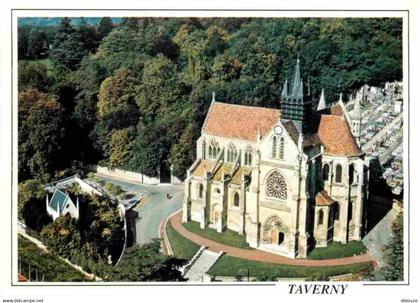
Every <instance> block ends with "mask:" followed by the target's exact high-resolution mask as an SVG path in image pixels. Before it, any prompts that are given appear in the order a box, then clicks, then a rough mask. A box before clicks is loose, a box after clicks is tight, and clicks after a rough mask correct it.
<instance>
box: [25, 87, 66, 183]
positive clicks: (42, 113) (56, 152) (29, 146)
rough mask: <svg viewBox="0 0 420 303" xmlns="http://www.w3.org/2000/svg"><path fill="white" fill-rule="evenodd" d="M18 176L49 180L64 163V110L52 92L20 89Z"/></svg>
mask: <svg viewBox="0 0 420 303" xmlns="http://www.w3.org/2000/svg"><path fill="white" fill-rule="evenodd" d="M18 100H19V110H18V116H19V134H18V137H19V138H18V139H19V146H20V148H19V178H20V179H21V180H24V179H27V178H38V179H40V180H43V181H47V180H48V179H49V178H50V177H51V174H52V173H53V172H54V171H55V170H56V169H57V168H58V167H60V165H62V162H61V160H62V159H60V152H61V148H62V146H63V144H64V140H65V134H66V131H65V129H64V124H63V121H64V119H65V118H64V117H63V110H62V108H61V106H60V104H59V103H58V102H57V101H56V100H55V99H54V98H53V97H51V96H49V95H47V94H45V93H41V92H39V91H37V90H35V89H28V90H26V91H23V92H20V93H19V97H18Z"/></svg>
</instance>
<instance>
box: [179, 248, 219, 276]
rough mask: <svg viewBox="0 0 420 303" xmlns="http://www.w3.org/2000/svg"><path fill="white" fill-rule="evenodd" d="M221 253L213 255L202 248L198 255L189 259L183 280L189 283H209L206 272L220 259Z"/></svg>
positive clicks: (213, 253)
mask: <svg viewBox="0 0 420 303" xmlns="http://www.w3.org/2000/svg"><path fill="white" fill-rule="evenodd" d="M222 254H223V252H219V253H215V252H212V251H210V250H208V249H205V248H204V247H202V248H201V249H200V250H199V252H198V254H197V255H196V256H194V257H195V258H193V259H191V261H192V262H191V264H189V266H188V268H186V269H185V272H184V278H187V279H188V281H191V282H209V281H210V276H209V275H208V274H207V271H208V270H209V269H210V268H211V267H212V266H213V264H214V263H216V261H217V260H218V259H219V258H220V256H221V255H222Z"/></svg>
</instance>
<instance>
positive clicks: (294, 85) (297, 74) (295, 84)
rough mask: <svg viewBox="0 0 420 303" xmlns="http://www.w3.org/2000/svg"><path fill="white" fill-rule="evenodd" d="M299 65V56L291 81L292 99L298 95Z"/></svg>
mask: <svg viewBox="0 0 420 303" xmlns="http://www.w3.org/2000/svg"><path fill="white" fill-rule="evenodd" d="M300 82H301V80H300V64H299V55H298V58H297V60H296V67H295V78H294V79H293V89H292V95H293V97H295V98H296V97H297V96H298V94H299V88H300Z"/></svg>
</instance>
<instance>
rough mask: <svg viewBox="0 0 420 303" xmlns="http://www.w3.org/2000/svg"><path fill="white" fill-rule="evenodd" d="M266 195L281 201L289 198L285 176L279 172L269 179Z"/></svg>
mask: <svg viewBox="0 0 420 303" xmlns="http://www.w3.org/2000/svg"><path fill="white" fill-rule="evenodd" d="M266 195H267V196H269V197H274V198H279V199H286V198H287V185H286V182H285V181H284V178H283V176H282V175H281V174H280V173H279V172H278V171H275V172H273V173H272V174H271V175H270V176H269V177H268V179H267V186H266Z"/></svg>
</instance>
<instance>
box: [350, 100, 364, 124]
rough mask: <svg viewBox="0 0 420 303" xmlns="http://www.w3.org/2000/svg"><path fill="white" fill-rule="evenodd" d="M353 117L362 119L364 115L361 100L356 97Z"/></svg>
mask: <svg viewBox="0 0 420 303" xmlns="http://www.w3.org/2000/svg"><path fill="white" fill-rule="evenodd" d="M352 117H353V118H355V119H360V118H361V117H362V112H361V110H360V100H359V99H356V100H355V101H354V108H353V112H352Z"/></svg>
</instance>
